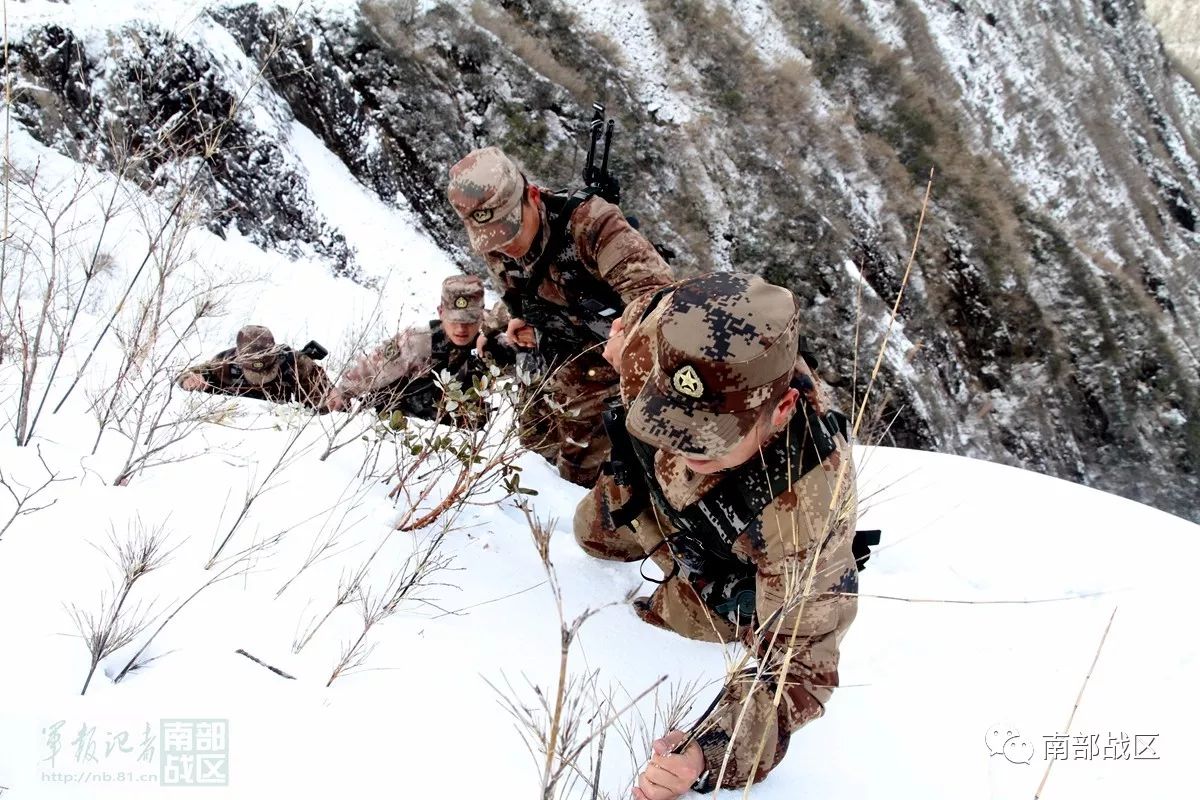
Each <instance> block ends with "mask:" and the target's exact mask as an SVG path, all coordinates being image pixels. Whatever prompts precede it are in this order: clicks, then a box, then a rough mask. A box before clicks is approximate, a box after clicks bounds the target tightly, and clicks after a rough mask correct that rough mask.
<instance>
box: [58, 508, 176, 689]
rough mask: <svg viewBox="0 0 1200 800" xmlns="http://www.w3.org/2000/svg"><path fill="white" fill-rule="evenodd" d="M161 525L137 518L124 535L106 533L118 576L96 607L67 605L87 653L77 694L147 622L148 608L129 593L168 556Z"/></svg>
mask: <svg viewBox="0 0 1200 800" xmlns="http://www.w3.org/2000/svg"><path fill="white" fill-rule="evenodd" d="M165 527H166V523H162V524H160V525H159V526H158V527H155V528H149V529H148V528H146V527H145V525H144V524H142V522H141V521H140V520H138V521H137V522H136V523H134V524H133V525H131V526H130V531H129V534H128V535H127V537H126V538H124V539H122V538H119V537H118V536H117V535H116V532H115V531H112V532H111V533H110V536H109V544H110V548H111V549H110V550H109V551H108V552H107V555H108V556H109V558H111V560H112V561H113V563H114V564H116V566H117V569H118V572H119V577H118V579H117V581H116V583H115V585H114V587H113V589H112V590H111V593H110V592H103V593H101V596H100V602H99V611H95V612H93V611H88V610H86V609H81V608H79V607H77V606H74V605H72V606H71V607H70V613H71V616H72V618H73V619H74V621H75V626H76V628H77V629H78V631H79V634H80V636H81V637H83V641H84V644H85V645H86V646H87V649H88V653H89V654H90V655H91V664H90V666H89V668H88V672H87V677H86V678H85V679H84V682H83V689H82V690H81V691H80V694H86V693H87V690H88V686H89V684H91V682H92V676H93V675H94V674H95V672H96V668H97V667H98V666H99V665H100V662H101V661H103V660H104V659H106V658H108V657H109V656H111V655H112V654H113V653H115V652H116V651H117V650H120V649H121V648H122V647H125V646H126V645H128V644H130V643H131V642H133V640H134V639H136V638H137V637H138V636H139V635H140V634H141V632H142V631H143V630H145V629H146V627H147V626H149V625H150V623H151V620H150V618H149V609H148V608H147V609H143V608H142V606H141V603H140V602H138V603H135V604H131V603H130V595H131V594H132V593H133V588H134V586H135V585H136V584H137V582H138V581H139V580H140V579H141V578H143V577H144V576H146V575H148V574H150V573H151V572H153V571H154V570H156V569H158V568H159V567H161V566H162V565H163V564H165V563H166V561H167V559H168V558H169V556H170V551H169V550H167V549H166V540H167V534H166V533H165ZM102 552H103V551H102Z"/></svg>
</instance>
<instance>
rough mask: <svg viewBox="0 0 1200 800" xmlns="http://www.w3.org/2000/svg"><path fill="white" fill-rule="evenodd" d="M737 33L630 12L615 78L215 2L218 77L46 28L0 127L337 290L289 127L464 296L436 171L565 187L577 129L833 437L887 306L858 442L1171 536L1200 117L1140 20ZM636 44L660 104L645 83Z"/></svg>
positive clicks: (785, 7) (606, 48)
mask: <svg viewBox="0 0 1200 800" xmlns="http://www.w3.org/2000/svg"><path fill="white" fill-rule="evenodd" d="M757 5H758V7H759V11H760V12H761V13H762V14H764V15H766V16H765V17H763V18H761V19H759V21H758V24H759V27H757V28H755V27H754V26H753V25H751V23H750V21H748V20H747V19H746V18H745V17H744V16H742V12H740V11H737V10H736V9H726V8H725V7H724V6H723V5H721V4H707V3H701V2H698V1H697V0H644V2H643V3H642V6H641V10H642V11H644V19H645V25H644V26H643V30H641V31H640V32H639V35H643V37H644V38H643V40H642V44H640V45H638V47H640V48H642V49H641V50H639V49H637V48H635V47H634V45H633V44H632V43H631V41H628V40H627V39H626V37H625V36H624V34H622V33H621V32H620V31H617V32H612V31H610V32H609V33H608V34H607V35H605V34H604V33H602V32H601V31H600V28H601V27H602V24H601V23H600V22H598V21H596V20H592V19H591V17H590V16H588V17H587V18H579V17H575V16H574V15H573V14H572V13H571V12H570V10H569V9H568V8H566V7H564V6H563V5H562V4H560V3H558V2H553V0H505V2H502V3H500V4H499V5H498V6H489V5H488V4H477V5H476V6H475V7H474V9H473V10H472V11H471V12H462V11H459V10H456V9H455V8H453V7H451V6H449V5H443V6H436V7H434V8H433V9H432V10H430V11H427V12H420V11H418V10H417V7H416V4H415V3H412V2H403V1H402V0H395V1H394V2H363V3H361V4H360V8H359V11H358V13H356V14H350V13H346V14H340V15H329V16H319V15H312V14H309V15H302V16H300V17H291V16H288V15H287V14H285V12H283V11H281V10H269V9H265V8H264V7H262V6H260V5H257V4H252V5H244V6H239V5H233V4H222V5H219V6H215V7H214V8H213V9H212V10H211V11H210V12H209V13H208V15H207V16H206V17H205V18H204V19H203V20H202V23H203V24H204V25H206V26H209V29H210V30H212V31H216V32H218V33H219V34H220V35H222V36H227V37H229V38H230V39H231V40H232V42H233V43H235V45H236V48H235V49H236V50H237V51H239V52H240V54H241V57H242V59H243V62H242V63H240V64H232V63H230V60H229V58H228V57H226V56H222V55H220V54H218V53H215V52H208V51H206V50H205V49H204V48H203V47H202V46H200V45H199V44H198V43H197V42H199V41H201V40H199V39H188V40H186V41H185V40H180V39H177V38H175V37H173V36H172V35H171V34H168V33H166V32H163V31H159V30H155V29H153V28H151V27H148V26H137V27H132V28H126V29H123V30H114V31H112V32H111V36H110V42H109V48H108V51H107V52H106V53H103V54H101V53H97V52H92V51H89V49H88V48H86V47H84V46H83V45H82V44H81V43H80V42H79V41H77V40H76V38H75V35H74V34H73V33H72V32H71V31H70V30H66V29H64V28H62V27H56V26H46V27H42V28H38V29H35V30H31V31H28V32H26V33H25V34H24V35H23V36H22V37H20V38H17V39H14V41H13V42H12V43H11V47H12V53H13V61H14V65H15V68H16V71H17V74H18V75H19V76H20V78H21V83H22V85H23V86H25V87H26V88H25V89H24V90H23V91H22V92H21V93H20V94H19V96H18V98H17V100H18V102H17V107H16V109H17V115H18V119H19V121H20V122H21V123H22V124H24V125H25V126H26V127H27V128H28V129H29V130H31V131H32V132H33V133H34V134H35V135H36V136H37V137H38V138H39V139H40V140H42V141H43V142H46V143H47V144H50V145H52V146H54V147H57V148H58V149H60V150H62V151H63V152H65V153H68V154H70V155H71V156H73V157H75V158H78V159H81V160H92V161H97V162H99V163H101V164H103V165H105V166H107V167H108V168H111V169H120V168H121V167H122V164H123V163H125V162H124V161H123V155H124V154H126V153H131V152H138V153H146V154H147V156H146V157H145V158H143V159H140V160H139V161H138V162H137V163H136V164H134V165H131V166H130V167H129V169H130V172H131V175H132V177H134V178H135V179H136V180H138V181H139V182H140V183H142V184H143V185H145V186H147V187H150V188H153V189H156V190H160V191H164V192H166V191H169V190H170V189H171V188H172V187H173V186H176V185H177V184H178V183H179V182H180V181H181V180H189V179H192V180H197V181H202V185H203V186H204V187H205V190H206V191H205V196H206V198H208V201H209V212H210V213H209V216H208V220H209V224H210V226H211V227H212V228H213V229H214V230H217V231H223V230H226V229H227V228H228V227H229V226H231V225H232V226H236V228H237V229H239V230H240V231H241V232H242V233H243V234H244V235H246V236H249V237H251V238H252V239H254V240H255V241H256V242H258V243H260V244H262V245H263V246H273V247H280V248H284V249H285V250H290V249H296V248H303V249H313V250H316V251H317V252H318V253H321V254H323V255H325V256H326V257H328V258H329V259H330V262H331V264H332V265H333V267H334V268H335V269H338V270H341V271H343V272H345V273H347V274H350V275H351V276H353V275H355V271H356V268H355V264H354V259H353V254H352V253H351V252H350V251H349V248H348V247H347V246H346V243H345V241H344V239H342V237H341V235H340V233H339V232H338V231H337V230H336V229H333V228H332V227H331V226H329V225H328V223H326V222H325V221H324V220H323V219H322V218H321V216H320V214H319V212H318V211H317V210H316V209H315V206H314V204H313V202H312V198H311V197H310V196H309V189H308V187H307V185H306V183H305V177H304V172H303V170H302V169H298V164H297V163H296V160H295V158H294V156H292V155H289V153H288V151H287V146H286V141H285V139H286V137H285V135H284V134H283V133H281V131H282V130H286V129H287V127H288V126H289V125H290V124H291V122H292V120H295V121H297V122H299V123H300V124H302V125H304V126H305V127H307V128H308V129H310V130H311V131H312V132H313V133H314V134H315V135H316V136H317V137H318V138H319V139H320V140H321V141H322V142H323V143H324V144H325V146H326V147H327V148H328V149H329V150H330V151H331V152H333V153H334V154H336V155H337V157H338V158H340V159H341V160H342V161H343V162H344V163H345V164H346V166H347V168H348V169H349V170H350V171H351V172H352V173H353V174H354V175H355V176H356V177H357V178H358V179H359V180H360V181H361V182H362V183H363V184H364V185H366V186H368V187H371V188H373V189H374V190H375V192H376V193H378V195H379V196H380V197H381V198H382V199H384V200H385V201H387V202H396V203H403V204H407V205H408V206H410V207H411V208H412V209H413V211H414V212H415V214H416V216H417V218H418V219H419V220H420V222H421V224H422V225H424V226H425V228H426V229H427V230H428V231H429V232H430V234H431V235H432V236H433V237H434V238H435V240H436V241H438V242H439V243H441V244H442V246H443V247H444V248H446V249H447V251H449V252H450V253H452V255H453V257H454V258H455V259H456V260H457V261H458V263H459V264H460V265H461V266H462V267H463V268H464V269H466V270H469V271H473V272H476V273H479V274H482V270H481V265H480V264H479V263H478V262H477V261H476V260H475V259H474V258H473V257H472V256H471V254H470V253H469V252H468V251H467V248H466V239H465V236H464V235H463V233H462V230H461V226H460V225H459V223H458V221H457V219H456V218H455V217H454V215H453V212H452V210H451V209H450V207H449V205H448V204H447V203H446V201H445V198H444V193H443V190H444V184H445V175H446V170H447V169H448V167H449V165H450V164H452V163H453V162H454V161H456V160H457V159H458V158H459V157H461V156H462V155H463V154H465V153H466V152H467V151H468V150H470V149H471V148H473V147H477V146H481V145H483V144H491V143H495V144H499V145H501V146H503V147H504V148H505V149H506V150H508V151H509V152H510V153H512V154H514V155H515V156H516V157H517V158H518V159H519V160H520V161H521V163H522V164H523V165H524V166H525V167H526V168H527V170H528V172H529V174H530V176H531V177H532V178H533V179H534V180H535V181H537V182H538V183H540V184H542V185H545V186H549V187H551V188H561V187H564V186H566V185H570V184H577V183H578V177H579V171H580V169H581V167H582V159H583V153H582V145H583V143H584V142H585V140H586V127H587V122H588V120H589V118H590V116H591V109H590V104H591V102H593V101H599V102H603V103H605V104H606V106H607V108H608V110H609V112H610V113H611V114H612V115H613V116H615V117H616V119H617V121H618V132H617V137H616V141H615V144H614V155H613V158H614V164H613V166H614V170H615V171H616V172H617V174H618V175H619V177H620V179H621V183H622V187H623V191H624V193H623V202H622V206H623V207H624V209H625V211H626V212H627V213H629V214H633V215H636V216H637V217H638V218H639V219H640V220H641V221H642V230H643V232H645V233H646V234H647V235H648V236H649V237H650V238H651V239H652V240H654V241H660V242H663V243H664V244H666V245H667V246H669V247H670V248H671V249H672V250H674V251H676V252H677V253H679V259H678V261H677V262H676V266H677V268H678V270H679V271H680V272H681V273H684V272H689V271H693V270H705V269H713V268H719V269H725V268H735V269H743V270H748V271H754V272H758V273H761V274H763V275H765V276H766V277H767V278H768V279H770V280H772V281H775V282H777V283H781V284H784V285H787V286H789V287H790V288H792V289H793V290H794V291H795V292H796V293H797V294H798V295H799V296H800V297H801V298H802V299H803V302H804V304H805V307H806V308H807V310H808V312H809V315H810V316H809V329H808V331H807V335H808V336H809V338H810V340H811V341H812V342H813V343H814V344H816V345H817V349H818V352H819V354H820V356H821V360H822V365H823V367H822V369H823V373H824V374H825V375H826V377H827V378H828V379H829V381H830V382H831V383H832V384H833V385H834V386H835V387H836V389H837V391H838V392H839V393H840V396H841V400H842V403H843V406H844V407H846V408H847V409H849V408H854V409H857V407H858V404H859V402H861V396H862V392H863V391H864V389H865V387H866V386H867V385H868V383H869V382H870V381H871V373H872V368H873V367H874V364H875V362H876V358H877V354H878V353H879V352H880V348H881V343H882V342H883V341H884V334H885V332H888V331H889V317H890V314H891V309H892V307H893V305H894V304H896V302H897V299H898V298H899V307H898V309H899V310H898V317H897V320H896V324H895V325H894V326H891V327H890V333H889V335H888V340H887V341H888V345H887V347H886V348H885V349H884V350H883V353H884V357H883V359H882V361H881V367H880V371H879V374H878V376H876V378H875V380H874V382H873V384H872V385H871V397H870V402H869V403H868V409H869V410H868V417H869V419H868V422H867V423H866V424H865V425H864V429H863V431H864V436H863V438H865V439H866V440H867V441H879V442H882V443H885V444H896V445H900V446H906V447H916V448H922V449H934V450H941V451H945V452H953V453H959V454H963V455H971V456H976V457H981V458H988V459H991V460H995V461H1001V462H1005V463H1010V464H1017V465H1022V466H1025V467H1027V468H1031V469H1035V470H1038V471H1042V472H1046V473H1049V474H1053V475H1057V476H1060V477H1063V478H1067V479H1070V480H1074V481H1078V482H1081V483H1085V484H1089V485H1093V486H1097V487H1099V488H1102V489H1105V490H1108V491H1112V492H1116V493H1118V494H1122V495H1124V496H1127V497H1130V498H1132V499H1135V500H1139V501H1142V502H1145V503H1148V504H1151V505H1155V506H1158V507H1160V508H1163V509H1166V510H1168V511H1171V512H1173V513H1176V514H1180V515H1182V516H1185V517H1188V518H1191V519H1197V520H1200V502H1198V501H1200V360H1198V358H1200V281H1198V280H1197V278H1198V277H1200V275H1198V273H1200V234H1197V232H1196V225H1197V222H1196V217H1197V198H1200V168H1198V167H1197V163H1198V162H1200V139H1198V138H1197V137H1198V136H1200V98H1198V97H1197V95H1196V92H1195V90H1194V89H1193V88H1192V87H1191V85H1190V84H1188V83H1186V81H1184V80H1182V79H1181V78H1180V77H1179V76H1178V75H1176V74H1175V73H1174V72H1173V71H1172V69H1171V67H1170V65H1169V64H1168V62H1167V59H1166V58H1165V56H1164V55H1163V52H1162V48H1161V44H1160V42H1159V40H1158V37H1157V34H1156V33H1155V32H1154V31H1153V29H1152V28H1151V27H1150V25H1149V24H1148V23H1147V22H1146V21H1145V19H1143V18H1142V17H1141V11H1140V4H1139V3H1135V2H1133V1H1132V0H1105V2H1103V3H1096V4H1091V5H1090V6H1088V7H1087V8H1072V9H1071V10H1053V9H1047V8H1046V7H1044V5H1043V4H1039V3H1036V2H1034V0H1023V1H1021V2H1016V3H1011V4H1009V5H1008V6H1007V7H1006V9H1004V10H1002V9H999V8H994V9H987V10H986V13H985V11H981V10H979V9H978V8H977V7H975V6H974V5H972V4H968V3H961V4H948V3H942V2H933V0H925V1H924V2H915V3H908V4H897V5H895V6H894V7H892V6H888V7H886V8H881V7H879V4H855V3H851V4H845V5H847V6H848V7H849V8H850V9H851V10H850V11H839V10H836V9H833V8H831V7H829V4H826V3H820V2H816V0H800V1H799V2H796V1H795V0H775V1H774V2H767V1H766V0H764V2H762V3H759V4H757ZM763 25H765V26H766V27H765V28H763V27H762V26H763ZM764 31H766V33H764ZM1037 31H1045V32H1046V33H1044V34H1038V33H1034V32H1037ZM1018 32H1024V33H1020V35H1018ZM645 37H648V38H645ZM646 41H650V42H651V43H652V45H653V47H654V48H655V50H654V52H653V53H652V54H651V55H655V56H656V57H657V58H659V59H661V63H663V64H666V65H669V66H668V67H667V68H666V73H667V74H663V75H655V74H648V73H647V71H646V69H645V68H644V64H642V63H641V62H642V61H644V59H646V58H647V51H645V48H646V47H647V46H648V45H646V44H645V42H646ZM768 42H776V43H778V42H782V43H783V44H782V45H778V44H776V45H772V46H774V47H776V50H779V48H781V47H786V48H790V50H789V51H788V53H790V55H789V54H788V53H784V54H782V55H781V54H780V53H779V52H774V53H773V52H772V51H771V49H770V48H769V47H768V46H767V43H768ZM93 49H94V48H93ZM258 70H261V79H258V78H255V75H256V74H257V72H258ZM651 84H653V85H651ZM664 87H665V89H664ZM663 91H666V92H667V93H668V94H672V93H673V94H672V96H674V97H675V98H677V103H676V107H671V106H670V104H669V103H667V102H664V101H662V99H661V95H662V93H663ZM648 98H649V99H648ZM252 107H253V110H255V111H257V112H258V113H251V110H252ZM231 109H232V112H231ZM264 120H273V123H271V122H264ZM164 131H166V132H168V133H169V134H170V135H169V136H164ZM214 137H216V138H214ZM214 141H217V143H218V144H219V146H217V147H212V146H211V145H212V143H213V142H214ZM931 174H932V181H933V182H932V190H931V193H930V201H929V203H928V206H927V208H925V209H924V210H923V209H922V200H923V197H924V195H925V191H926V185H927V183H928V182H929V180H930V176H931ZM922 212H923V213H922ZM918 223H919V224H920V226H921V234H920V242H919V245H918V247H917V248H916V252H915V257H913V258H912V260H911V267H910V251H911V250H912V247H913V244H912V242H913V238H914V233H915V231H916V230H917V227H918ZM856 342H857V350H856V349H855V344H856Z"/></svg>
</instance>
